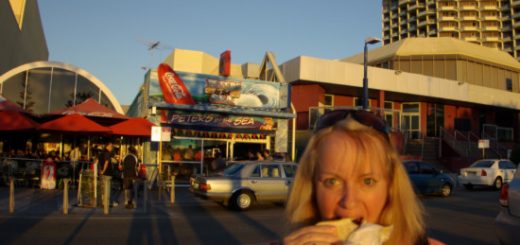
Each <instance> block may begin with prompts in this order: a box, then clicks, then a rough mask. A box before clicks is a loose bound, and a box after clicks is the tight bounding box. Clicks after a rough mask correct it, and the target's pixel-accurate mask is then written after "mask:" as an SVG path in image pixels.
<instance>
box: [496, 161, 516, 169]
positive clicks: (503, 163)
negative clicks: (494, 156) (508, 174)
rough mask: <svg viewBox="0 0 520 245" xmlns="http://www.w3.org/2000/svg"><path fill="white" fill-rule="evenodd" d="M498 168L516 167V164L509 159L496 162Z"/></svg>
mask: <svg viewBox="0 0 520 245" xmlns="http://www.w3.org/2000/svg"><path fill="white" fill-rule="evenodd" d="M498 168H500V169H516V165H515V164H514V163H512V162H510V161H500V162H499V163H498Z"/></svg>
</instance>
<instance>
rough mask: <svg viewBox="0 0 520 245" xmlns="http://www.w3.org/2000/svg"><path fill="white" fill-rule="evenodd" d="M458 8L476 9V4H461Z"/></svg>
mask: <svg viewBox="0 0 520 245" xmlns="http://www.w3.org/2000/svg"><path fill="white" fill-rule="evenodd" d="M460 9H461V10H477V5H473V4H463V5H462V6H460Z"/></svg>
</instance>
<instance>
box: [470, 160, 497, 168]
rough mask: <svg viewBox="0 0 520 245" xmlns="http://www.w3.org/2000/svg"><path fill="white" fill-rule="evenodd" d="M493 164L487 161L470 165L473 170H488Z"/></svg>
mask: <svg viewBox="0 0 520 245" xmlns="http://www.w3.org/2000/svg"><path fill="white" fill-rule="evenodd" d="M493 162H494V161H489V160H483V161H478V162H475V163H473V164H472V165H471V167H474V168H490V167H491V165H493Z"/></svg>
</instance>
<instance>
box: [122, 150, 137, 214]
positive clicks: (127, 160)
mask: <svg viewBox="0 0 520 245" xmlns="http://www.w3.org/2000/svg"><path fill="white" fill-rule="evenodd" d="M138 159H139V158H138V157H137V150H136V149H135V148H134V147H133V146H132V147H130V148H129V149H128V154H126V155H125V157H124V158H123V189H124V192H125V207H126V208H133V207H135V205H134V204H133V199H134V197H133V195H132V193H131V190H132V187H133V182H134V180H135V179H137V177H138V176H139V175H138V171H139V168H138V166H139V160H138Z"/></svg>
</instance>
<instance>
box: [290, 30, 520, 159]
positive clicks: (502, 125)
mask: <svg viewBox="0 0 520 245" xmlns="http://www.w3.org/2000/svg"><path fill="white" fill-rule="evenodd" d="M426 47H427V48H426ZM355 63H358V64H355ZM368 63H369V64H370V65H371V66H369V68H368V80H369V88H370V90H369V102H370V103H369V105H370V108H371V109H372V110H373V111H377V112H378V113H381V114H384V116H385V118H386V119H387V122H388V124H389V127H390V128H391V129H392V131H394V132H401V133H403V134H404V135H405V136H406V137H405V142H404V143H406V144H408V145H410V143H414V144H422V146H420V147H419V152H413V153H410V152H407V151H406V145H405V147H404V148H405V149H403V152H402V154H414V155H420V156H421V157H424V158H427V157H428V156H426V152H425V151H426V150H425V148H427V146H428V145H426V147H424V146H425V145H424V144H426V143H425V142H428V141H433V142H434V143H433V147H435V149H434V150H432V154H433V156H429V157H428V158H430V159H435V160H442V159H443V158H446V157H448V156H450V155H457V156H460V157H464V158H466V159H471V158H474V157H481V155H480V151H479V150H478V149H476V150H475V148H477V141H478V140H479V139H490V140H491V143H492V149H490V150H488V152H489V154H488V156H490V157H500V158H506V157H507V150H508V149H511V148H512V147H511V146H512V144H513V143H514V142H518V139H519V131H520V128H519V125H520V124H519V119H520V116H519V110H520V93H519V92H520V89H519V72H520V64H519V63H518V62H517V61H516V60H515V59H514V58H513V57H511V56H509V55H508V54H507V53H505V52H502V51H499V50H497V49H492V48H486V47H482V46H479V45H475V44H470V43H466V42H463V41H460V40H456V39H452V38H430V39H425V38H422V39H419V38H417V39H414V38H408V39H405V40H401V41H399V42H397V43H393V44H390V45H386V46H383V47H381V48H376V49H373V50H372V51H370V52H369V53H368ZM362 64H363V54H359V55H356V56H354V57H350V58H346V59H343V60H326V59H319V58H313V57H306V56H300V57H297V58H295V59H292V60H290V61H287V62H286V63H284V64H282V65H281V71H282V73H283V76H284V77H285V79H286V80H287V81H288V82H289V83H290V84H291V90H292V91H291V101H292V103H293V105H294V107H295V110H296V112H297V117H296V118H297V123H296V125H297V126H296V128H297V133H296V134H297V140H296V141H297V151H298V152H299V153H301V152H302V151H303V148H304V146H305V142H306V139H307V138H308V137H309V133H310V130H309V129H312V127H313V125H314V122H315V120H316V119H317V118H318V117H319V116H320V115H322V114H323V113H324V112H325V111H327V110H332V109H333V108H338V107H349V108H352V107H358V108H360V105H361V98H360V96H361V94H362V80H363V65H362ZM373 66H378V67H379V68H378V67H373ZM457 145H459V146H457ZM460 145H466V146H467V147H460ZM421 147H422V148H421ZM469 148H471V149H469ZM443 150H444V151H443ZM492 154H493V155H492Z"/></svg>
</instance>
